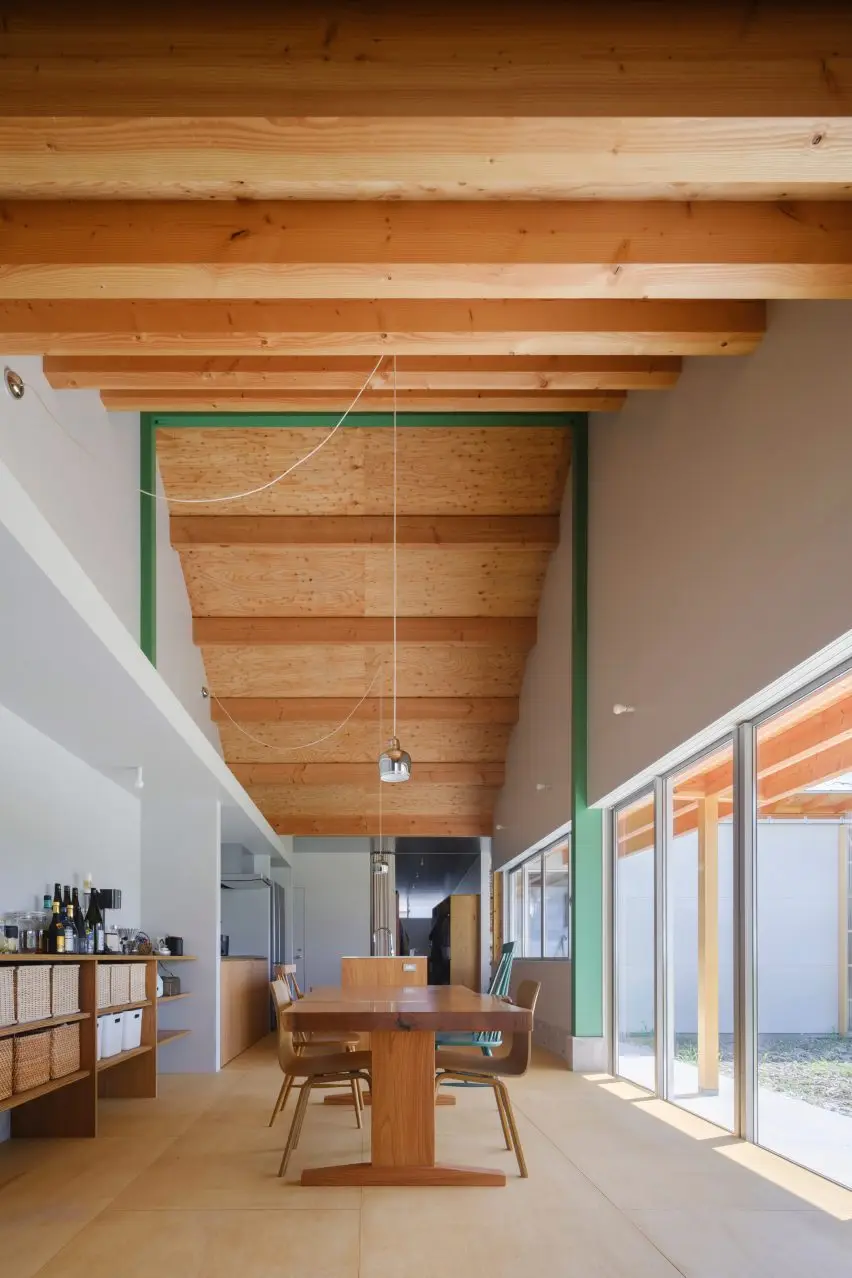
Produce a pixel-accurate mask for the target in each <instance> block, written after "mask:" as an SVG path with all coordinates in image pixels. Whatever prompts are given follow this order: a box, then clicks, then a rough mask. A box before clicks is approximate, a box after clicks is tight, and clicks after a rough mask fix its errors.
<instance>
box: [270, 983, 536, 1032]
mask: <svg viewBox="0 0 852 1278" xmlns="http://www.w3.org/2000/svg"><path fill="white" fill-rule="evenodd" d="M281 1022H282V1024H283V1025H284V1026H285V1027H286V1028H287V1029H290V1030H301V1031H305V1030H359V1031H369V1030H374V1031H376V1030H391V1031H393V1030H432V1031H435V1030H471V1031H477V1030H502V1031H503V1032H504V1033H512V1032H513V1031H518V1032H519V1033H523V1032H524V1031H525V1030H531V1029H532V1013H531V1012H530V1011H528V1010H527V1009H526V1008H523V1007H515V1006H514V1004H512V1003H507V1002H505V1001H504V1000H503V999H500V998H494V997H493V996H492V995H490V994H477V993H475V992H474V991H473V990H469V989H468V988H467V987H466V986H464V985H420V986H417V985H405V986H399V987H398V988H395V987H388V986H363V987H358V986H331V985H328V986H320V987H319V988H317V989H313V990H311V991H310V993H308V994H306V995H305V996H304V998H301V999H299V1000H298V1002H296V1003H292V1004H291V1005H290V1006H289V1007H288V1008H287V1010H286V1011H282V1013H281Z"/></svg>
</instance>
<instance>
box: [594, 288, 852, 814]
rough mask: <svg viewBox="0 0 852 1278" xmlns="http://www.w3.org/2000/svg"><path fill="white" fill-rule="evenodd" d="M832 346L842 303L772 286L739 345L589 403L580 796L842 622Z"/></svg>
mask: <svg viewBox="0 0 852 1278" xmlns="http://www.w3.org/2000/svg"><path fill="white" fill-rule="evenodd" d="M850 352H852V303H849V302H781V303H777V304H774V305H772V306H770V308H769V328H768V332H767V334H766V337H765V339H764V342H763V343H762V345H761V347H760V348H759V349H758V350H757V351H756V353H755V354H753V355H749V356H747V357H744V358H737V359H694V360H687V361H686V363H685V366H684V371H683V375H682V377H681V380H680V382H679V384H678V385H677V386H676V387H675V388H674V389H673V390H671V391H667V392H660V393H654V394H650V393H649V394H645V393H639V392H635V393H633V394H631V395H630V396H629V398H628V402H627V406H626V407H625V409H624V411H623V412H621V413H618V414H612V415H609V414H601V415H600V416H598V417H597V418H595V419H594V420H593V423H592V427H591V431H590V512H589V518H590V527H589V581H590V586H589V653H590V657H589V702H590V704H589V748H590V760H589V788H590V797H591V799H592V800H593V801H595V800H599V799H600V798H602V797H603V796H604V795H606V794H608V793H609V792H610V791H612V790H614V789H615V788H616V787H617V786H619V785H621V784H623V783H625V782H627V781H629V780H630V779H631V778H632V777H633V776H634V775H636V774H637V773H638V772H640V771H641V770H642V769H643V768H645V767H647V766H649V765H650V764H652V763H653V762H654V761H655V760H657V759H659V758H661V757H662V756H663V755H664V754H665V753H666V752H667V751H669V750H672V749H675V748H676V747H677V746H679V745H680V744H681V743H682V742H684V741H686V740H687V739H688V738H690V737H691V736H692V735H693V734H694V733H696V732H699V731H701V730H702V729H703V728H705V727H707V726H708V725H710V724H711V723H713V722H714V721H715V720H716V719H717V718H719V717H721V716H722V715H724V714H726V713H728V712H729V711H730V710H731V709H732V708H733V707H734V706H736V705H737V704H738V703H739V702H741V701H743V700H745V699H746V698H747V697H749V696H752V695H754V694H755V693H757V692H758V691H760V689H761V688H763V687H765V686H766V685H768V684H769V683H771V682H772V681H773V680H774V679H776V678H779V677H781V676H782V675H783V674H784V673H786V672H787V671H788V670H790V669H791V668H792V667H793V666H795V665H797V664H798V663H799V662H801V661H803V660H805V659H807V658H808V657H809V656H811V655H812V654H813V653H815V652H816V651H818V650H819V649H820V648H822V647H824V646H825V645H826V644H828V643H830V642H832V641H833V640H835V639H836V638H837V637H838V636H840V635H841V634H842V633H843V632H844V631H846V630H848V629H849V628H850V627H852V597H850V593H849V590H848V588H847V584H848V580H849V553H850V545H852V501H850V494H849V476H850V473H852V429H850V403H852V358H850ZM616 702H626V703H627V704H629V705H633V706H635V707H636V712H635V714H632V715H622V716H614V715H613V713H612V707H613V704H614V703H616Z"/></svg>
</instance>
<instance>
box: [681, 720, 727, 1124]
mask: <svg viewBox="0 0 852 1278" xmlns="http://www.w3.org/2000/svg"><path fill="white" fill-rule="evenodd" d="M733 785H734V747H733V742H728V743H727V744H726V745H724V746H723V747H721V748H720V749H718V750H714V751H712V752H711V753H710V754H707V755H705V756H704V757H703V758H702V759H700V760H698V761H697V762H695V763H692V764H690V765H689V766H688V767H686V768H684V769H683V770H682V771H681V772H679V773H678V774H677V775H676V776H675V777H674V778H673V779H672V780H671V781H670V783H669V785H668V787H667V803H668V807H669V811H668V821H669V826H668V831H669V836H668V843H667V853H666V872H667V894H666V896H667V905H668V912H669V919H668V947H667V952H668V963H669V972H670V979H669V981H668V986H667V989H668V995H669V1004H668V1020H669V1025H670V1031H669V1035H668V1049H667V1062H666V1068H667V1071H668V1079H669V1086H668V1099H669V1100H672V1101H675V1102H676V1104H678V1105H682V1106H683V1107H684V1108H685V1109H689V1110H691V1111H692V1112H693V1113H695V1114H700V1115H701V1116H702V1117H703V1118H707V1119H709V1120H710V1122H713V1123H718V1124H719V1125H720V1126H722V1127H727V1128H728V1129H729V1130H733V1127H734V1123H735V1116H736V1107H735V1101H734V913H733V907H734V837H733V836H734V830H733V818H732V813H733Z"/></svg>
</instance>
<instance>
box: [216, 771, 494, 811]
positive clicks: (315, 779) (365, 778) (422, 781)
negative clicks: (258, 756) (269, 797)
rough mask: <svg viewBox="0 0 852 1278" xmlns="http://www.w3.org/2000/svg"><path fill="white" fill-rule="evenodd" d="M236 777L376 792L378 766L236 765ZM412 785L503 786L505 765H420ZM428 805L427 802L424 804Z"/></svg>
mask: <svg viewBox="0 0 852 1278" xmlns="http://www.w3.org/2000/svg"><path fill="white" fill-rule="evenodd" d="M229 767H230V769H231V771H232V772H233V774H234V776H235V777H236V778H237V780H238V781H240V782H241V783H242V784H243V785H245V786H249V785H275V784H282V785H319V786H322V785H357V786H366V787H369V788H370V789H371V790H374V789H375V787H376V786H377V784H378V764H377V763H375V762H374V763H232V764H229ZM412 771H413V777H412V784H414V785H417V786H418V787H420V786H421V785H462V786H469V785H476V786H482V785H485V786H500V785H502V784H503V779H504V775H505V767H504V765H503V764H502V763H463V762H459V763H447V762H443V763H418V764H416V766H413V769H412ZM424 802H425V800H424Z"/></svg>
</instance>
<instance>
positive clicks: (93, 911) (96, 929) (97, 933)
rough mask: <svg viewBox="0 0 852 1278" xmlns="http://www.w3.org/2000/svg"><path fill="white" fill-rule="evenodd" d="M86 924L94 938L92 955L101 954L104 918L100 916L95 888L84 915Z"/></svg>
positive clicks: (103, 946)
mask: <svg viewBox="0 0 852 1278" xmlns="http://www.w3.org/2000/svg"><path fill="white" fill-rule="evenodd" d="M86 922H87V923H88V924H89V927H90V928H91V930H92V937H93V938H94V950H93V953H95V954H103V952H104V948H105V938H104V916H103V915H102V914H101V907H100V902H99V901H98V890H97V888H92V891H91V894H90V896H89V910H88V913H87V915H86Z"/></svg>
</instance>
